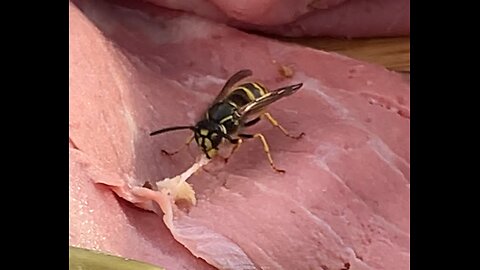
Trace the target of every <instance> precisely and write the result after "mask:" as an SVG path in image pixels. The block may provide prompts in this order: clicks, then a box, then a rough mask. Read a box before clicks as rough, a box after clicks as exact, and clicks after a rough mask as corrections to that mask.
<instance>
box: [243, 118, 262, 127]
mask: <svg viewBox="0 0 480 270" xmlns="http://www.w3.org/2000/svg"><path fill="white" fill-rule="evenodd" d="M258 121H260V117H257V118H255V119H253V120H251V121H248V122H247V123H245V124H243V126H245V127H249V126H253V125H255V124H256V123H258Z"/></svg>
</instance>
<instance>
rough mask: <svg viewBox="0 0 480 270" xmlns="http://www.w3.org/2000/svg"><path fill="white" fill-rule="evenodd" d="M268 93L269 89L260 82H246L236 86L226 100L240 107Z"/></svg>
mask: <svg viewBox="0 0 480 270" xmlns="http://www.w3.org/2000/svg"><path fill="white" fill-rule="evenodd" d="M266 93H267V89H266V88H265V87H264V86H263V85H261V84H260V83H254V82H252V83H245V84H242V85H239V86H237V87H235V89H234V90H233V91H232V92H231V93H230V94H229V95H228V97H227V98H226V99H225V102H227V103H229V104H231V105H232V106H235V107H236V108H240V107H242V106H243V105H245V104H247V103H249V102H252V101H254V100H255V99H257V98H259V97H261V96H263V95H265V94H266Z"/></svg>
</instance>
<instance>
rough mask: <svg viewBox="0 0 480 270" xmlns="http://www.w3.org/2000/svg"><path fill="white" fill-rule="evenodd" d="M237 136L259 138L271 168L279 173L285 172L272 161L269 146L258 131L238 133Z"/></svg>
mask: <svg viewBox="0 0 480 270" xmlns="http://www.w3.org/2000/svg"><path fill="white" fill-rule="evenodd" d="M238 136H240V137H243V138H259V139H260V141H261V142H262V144H263V151H265V154H267V157H268V161H269V162H270V166H271V167H272V169H274V170H275V171H277V172H279V173H285V170H281V169H278V168H277V167H276V166H275V164H274V163H273V159H272V155H271V154H270V147H269V146H268V143H267V140H266V139H265V137H264V136H263V135H262V134H260V133H257V134H255V135H250V134H239V135H238Z"/></svg>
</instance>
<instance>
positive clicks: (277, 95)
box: [238, 83, 303, 118]
mask: <svg viewBox="0 0 480 270" xmlns="http://www.w3.org/2000/svg"><path fill="white" fill-rule="evenodd" d="M302 85H303V84H302V83H299V84H295V85H290V86H286V87H282V88H279V89H277V90H274V91H272V92H269V93H268V94H266V95H264V96H262V97H259V98H257V99H256V100H254V101H252V102H250V103H248V104H246V105H245V106H243V107H241V108H240V109H239V110H238V112H239V114H240V115H241V116H242V117H245V118H248V117H249V116H251V115H254V114H257V113H259V112H261V111H262V110H263V109H264V108H266V107H267V106H268V105H270V104H272V103H274V102H275V101H277V100H279V99H281V98H283V97H286V96H289V95H291V94H293V93H295V92H297V90H298V89H300V88H301V87H302Z"/></svg>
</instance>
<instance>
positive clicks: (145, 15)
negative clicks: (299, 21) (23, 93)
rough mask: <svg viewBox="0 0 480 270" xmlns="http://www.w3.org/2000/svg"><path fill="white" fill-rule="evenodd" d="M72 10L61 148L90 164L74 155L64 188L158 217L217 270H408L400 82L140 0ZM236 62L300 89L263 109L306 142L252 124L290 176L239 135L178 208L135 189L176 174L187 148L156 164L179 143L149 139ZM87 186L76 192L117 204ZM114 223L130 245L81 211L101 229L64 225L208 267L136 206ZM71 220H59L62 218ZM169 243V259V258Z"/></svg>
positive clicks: (404, 99) (183, 119) (405, 106)
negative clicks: (66, 141)
mask: <svg viewBox="0 0 480 270" xmlns="http://www.w3.org/2000/svg"><path fill="white" fill-rule="evenodd" d="M76 4H77V6H72V5H71V7H70V16H71V19H70V20H71V21H70V22H71V27H70V44H71V47H70V108H71V112H70V121H69V122H70V139H71V141H70V142H71V144H70V145H71V149H70V151H71V153H72V152H75V153H76V152H79V153H81V154H82V155H83V156H84V159H83V160H88V162H85V161H83V162H82V163H80V164H85V163H87V164H90V165H89V166H88V167H89V168H85V167H86V166H80V167H78V166H79V165H75V164H78V161H76V158H72V156H71V161H70V163H71V177H70V181H71V189H72V187H74V185H76V184H75V183H77V182H79V181H83V182H82V183H85V182H86V179H90V180H93V181H94V182H97V183H103V184H106V185H108V186H110V187H111V189H112V190H113V191H114V192H116V193H117V194H118V195H119V196H121V197H123V198H124V199H126V200H128V201H131V202H132V203H135V204H136V205H138V206H139V207H142V208H145V209H149V210H152V211H155V212H156V213H157V214H159V215H162V212H166V213H167V214H166V215H165V216H164V222H165V223H166V225H167V227H168V228H169V229H170V231H171V232H172V234H173V235H174V237H175V239H176V240H177V241H179V242H180V243H181V244H183V245H184V246H186V248H188V250H189V251H190V252H191V253H192V254H195V255H196V256H200V257H201V258H202V259H204V260H205V261H207V262H208V263H210V264H211V265H213V266H215V267H217V268H220V269H254V268H257V269H347V268H350V269H355V270H356V269H389V270H390V269H391V270H404V269H409V258H410V250H409V242H410V228H409V221H410V211H409V206H410V203H409V183H410V175H409V169H410V165H409V163H410V158H409V154H410V152H409V143H410V141H409V130H410V128H409V117H410V115H409V105H410V101H409V91H410V89H409V86H408V84H407V83H406V82H405V81H404V80H403V78H402V77H401V76H400V75H398V74H396V73H393V72H389V71H387V70H385V69H383V68H381V67H378V66H374V65H369V64H366V63H362V62H359V61H355V60H352V59H349V58H346V57H342V56H340V55H336V54H331V53H326V52H320V51H315V50H312V49H306V48H302V47H299V46H292V45H286V44H282V43H279V42H276V41H271V40H267V39H263V38H259V37H255V36H251V35H248V34H244V33H241V32H239V31H237V30H234V29H231V28H228V27H225V26H221V25H217V24H214V23H212V22H209V21H207V20H205V19H201V18H198V17H195V16H192V15H186V14H184V13H181V12H173V11H166V10H163V9H160V8H158V9H153V8H151V6H144V5H143V4H141V3H135V4H131V3H130V4H128V5H129V7H128V8H127V7H120V6H117V5H116V4H109V3H106V2H101V1H78V2H77V3H76ZM124 4H125V3H124ZM242 68H250V69H252V70H253V72H254V75H255V77H256V78H258V79H260V80H262V81H263V82H264V84H265V85H267V86H269V87H270V88H276V87H279V86H283V85H286V84H291V83H296V82H303V83H304V87H303V88H302V89H301V90H300V91H299V92H298V93H296V94H295V95H293V96H290V97H288V98H287V99H285V100H282V101H281V102H278V103H277V104H274V105H272V106H271V109H270V111H271V113H272V115H273V116H275V117H276V118H277V119H278V120H279V121H280V122H281V123H282V124H283V125H284V126H285V127H286V128H287V129H289V130H290V131H291V132H292V133H299V132H301V131H303V132H305V133H306V134H307V135H306V136H305V137H304V138H303V139H301V140H298V141H295V140H292V139H290V138H287V137H285V136H283V135H282V134H281V132H279V131H278V130H276V129H274V128H272V127H271V126H270V125H269V124H268V123H262V124H259V125H258V127H257V126H256V127H254V128H252V130H254V131H261V132H262V133H264V134H265V136H266V137H267V140H268V141H269V143H270V147H271V150H272V155H273V158H274V160H275V162H276V164H277V166H278V167H280V168H282V169H285V170H286V171H287V173H286V174H285V175H279V174H277V173H275V172H274V171H272V170H271V168H270V166H269V164H268V161H267V160H266V158H265V154H264V153H263V151H262V147H261V144H260V143H259V142H257V141H251V142H246V143H244V144H243V145H242V147H241V148H240V150H239V151H238V152H237V153H236V155H235V156H233V157H232V158H231V159H230V161H229V163H228V164H223V163H222V162H221V161H219V162H213V164H209V165H208V166H207V168H206V169H207V170H208V171H200V172H199V173H198V174H197V175H194V176H193V177H192V178H191V179H190V180H189V182H190V183H191V184H192V185H193V187H194V189H195V192H196V194H197V205H196V206H194V207H191V208H189V209H188V210H186V209H184V208H183V207H181V206H180V205H179V206H176V205H171V204H170V202H169V201H168V200H166V195H165V194H159V192H156V191H152V190H149V189H145V188H142V186H143V185H144V184H145V182H150V183H154V182H155V181H157V180H160V179H163V178H165V177H171V176H174V175H176V174H179V173H181V172H182V171H184V170H185V169H186V168H188V167H189V166H190V165H191V164H192V163H193V161H194V159H195V157H196V156H197V155H198V154H199V152H198V151H197V150H196V149H195V148H194V147H191V148H190V150H189V151H184V152H181V153H179V154H178V155H176V156H174V157H167V156H164V155H162V154H161V152H160V149H166V150H174V149H176V148H177V147H180V146H181V145H182V144H183V143H184V141H185V139H186V137H187V135H188V133H187V132H184V133H181V132H179V133H176V134H174V133H172V134H168V135H167V134H165V135H162V136H161V137H149V136H148V134H149V132H151V131H153V130H155V129H158V128H161V127H165V126H171V125H177V124H180V125H182V124H193V123H194V122H195V120H197V119H198V116H199V115H200V114H201V113H202V112H203V111H204V109H205V108H206V107H207V106H208V104H209V102H210V101H211V100H212V98H213V97H214V96H215V95H216V94H217V93H218V91H219V90H220V88H221V86H222V84H223V83H224V82H225V80H226V79H227V78H228V76H229V75H231V74H233V73H234V72H236V71H237V70H239V69H242ZM285 69H287V70H290V71H291V74H289V75H291V77H290V78H286V77H285V76H284V75H285V72H280V71H281V70H283V71H284V70H285ZM75 148H78V149H79V150H75ZM71 155H72V154H71ZM75 155H77V154H75ZM72 168H77V169H75V170H74V169H72ZM80 168H81V169H80ZM92 168H94V169H93V170H92ZM95 168H96V169H95ZM83 174H86V175H87V176H82V175H83ZM89 188H91V189H88V190H85V191H84V193H82V194H84V195H83V196H87V197H88V198H94V199H96V200H100V199H103V198H102V197H106V198H110V199H108V200H109V201H110V204H111V205H115V201H114V200H113V197H108V196H110V195H108V194H107V193H99V194H97V193H95V192H97V191H94V189H93V187H92V186H89ZM85 189H86V188H85ZM100 190H102V189H100ZM91 194H92V195H91ZM151 199H154V200H155V201H157V202H159V203H158V205H160V207H161V209H162V211H161V210H160V208H159V207H158V206H157V204H155V203H152V202H151ZM106 201H107V200H106ZM75 203H77V202H72V204H75ZM89 205H90V204H89ZM123 211H127V210H124V209H123ZM128 211H132V212H133V210H131V209H130V210H128ZM168 211H171V212H168ZM94 213H97V212H96V210H95V212H94ZM102 215H107V213H105V214H102ZM111 215H114V216H116V217H117V219H118V222H117V223H116V224H118V226H119V227H120V228H123V229H119V233H120V234H122V233H124V231H126V232H127V233H126V234H129V237H130V239H131V240H129V241H132V242H135V243H136V244H135V247H136V250H131V246H132V243H131V242H128V243H127V242H123V241H120V242H119V241H118V240H117V239H115V237H118V236H117V235H116V234H115V236H113V233H112V232H111V231H110V232H108V231H107V232H108V233H107V232H105V231H103V230H104V229H105V228H108V225H109V224H110V223H105V222H108V220H105V219H100V218H98V217H96V218H95V216H94V214H92V216H91V217H89V218H90V219H89V220H92V221H91V222H93V224H94V226H93V227H94V228H100V229H98V230H93V229H92V231H91V232H90V233H89V232H88V228H83V227H80V226H78V227H75V225H71V228H70V230H71V235H72V237H71V240H70V241H71V242H74V243H78V244H79V245H80V246H85V245H87V246H88V245H90V246H92V245H93V246H94V247H97V248H98V249H107V250H113V251H115V252H117V253H119V254H120V255H123V256H127V257H131V258H135V259H143V260H145V261H148V262H152V263H156V264H159V265H161V266H166V267H170V268H169V269H182V267H184V268H188V267H190V269H193V268H194V269H203V268H201V267H207V266H206V265H205V264H204V262H203V261H201V260H194V257H193V256H191V255H190V256H188V255H189V254H186V252H185V249H182V248H180V247H179V246H178V245H177V244H176V243H172V242H169V240H171V238H169V236H167V235H165V233H164V232H165V231H164V230H165V226H164V225H163V224H161V223H160V220H159V219H155V218H154V217H152V216H151V214H147V213H142V212H140V211H137V212H136V213H135V214H134V215H135V216H138V220H141V219H140V217H141V216H143V215H148V218H145V220H142V221H141V222H138V223H137V224H135V225H134V226H136V227H134V228H133V229H132V228H131V226H132V225H131V223H130V222H131V221H128V220H125V218H122V210H121V209H120V208H119V207H118V206H117V208H114V209H112V212H111ZM80 218H82V222H83V216H80V217H78V219H77V218H75V216H72V214H71V223H75V222H80ZM150 218H151V219H150ZM75 220H78V221H75ZM135 220H137V218H135ZM152 222H158V230H159V231H158V232H155V233H156V236H155V237H156V239H155V237H152V238H150V236H141V234H139V233H137V232H135V230H143V229H144V228H145V227H144V226H146V227H147V228H150V229H147V230H148V231H150V230H156V227H154V226H152ZM129 224H130V225H129ZM148 226H150V227H148ZM72 227H73V228H78V229H73V228H72ZM102 228H103V229H102ZM85 229H87V232H85ZM72 230H74V232H72ZM81 232H82V233H84V235H83V236H79V238H76V239H75V238H74V237H73V236H75V235H78V234H80V233H81ZM157 233H158V234H157ZM96 234H98V235H101V236H100V237H92V235H93V236H95V235H96ZM90 237H92V238H93V239H95V240H96V241H97V242H94V241H93V240H88V239H92V238H90ZM103 237H105V238H103ZM136 237H139V239H136ZM82 239H87V240H82ZM154 241H157V242H154ZM152 246H155V248H152ZM170 247H172V249H175V250H177V251H176V254H171V253H168V254H167V252H166V250H167V249H169V248H170ZM157 253H158V257H153V256H152V254H157ZM177 260H178V262H179V265H175V264H173V262H176V261H177ZM180 262H181V263H180Z"/></svg>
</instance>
